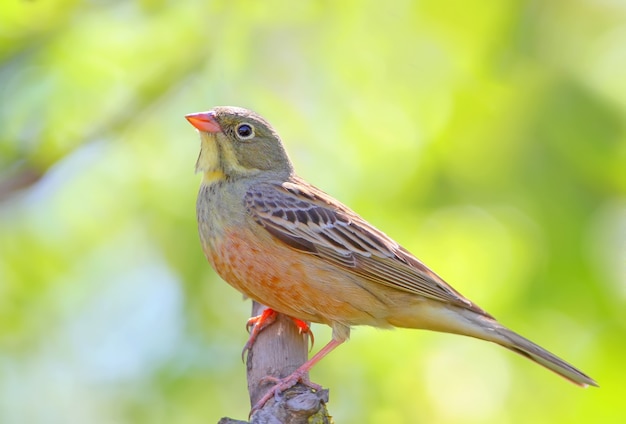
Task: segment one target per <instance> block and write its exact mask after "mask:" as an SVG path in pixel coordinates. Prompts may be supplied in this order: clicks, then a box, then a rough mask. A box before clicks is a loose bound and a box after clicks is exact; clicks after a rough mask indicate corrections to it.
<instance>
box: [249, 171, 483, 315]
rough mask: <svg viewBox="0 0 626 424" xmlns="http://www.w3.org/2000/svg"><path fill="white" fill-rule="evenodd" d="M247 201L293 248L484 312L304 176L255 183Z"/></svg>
mask: <svg viewBox="0 0 626 424" xmlns="http://www.w3.org/2000/svg"><path fill="white" fill-rule="evenodd" d="M245 206H246V208H247V210H248V212H249V213H250V215H251V216H252V217H253V218H254V220H255V221H256V222H257V223H258V224H259V225H261V226H262V227H263V228H265V229H266V230H267V231H268V232H269V233H270V234H272V235H273V236H274V237H276V238H277V239H279V240H281V241H282V242H284V243H285V244H287V245H289V246H290V247H292V248H294V249H297V250H300V251H302V252H307V253H310V254H313V255H316V256H317V257H319V258H321V259H323V260H325V261H328V262H331V263H333V264H335V265H338V266H340V267H342V268H343V269H345V270H347V271H350V272H352V273H354V274H357V275H359V276H361V277H363V278H366V279H368V280H370V281H373V282H376V283H379V284H383V285H385V286H388V287H393V288H395V289H398V290H404V291H406V292H409V293H414V294H416V295H419V296H423V297H427V298H430V299H434V300H438V301H441V302H445V303H452V304H455V305H458V306H461V307H464V308H468V309H471V310H474V311H476V312H478V313H481V314H483V315H487V314H486V313H485V312H484V311H483V310H482V309H480V308H478V307H477V306H475V305H474V304H473V303H471V302H470V301H469V300H467V299H465V298H464V297H463V296H462V295H461V294H460V293H458V292H457V291H456V290H454V289H453V288H452V287H450V286H449V285H448V284H446V282H445V281H443V280H442V279H441V278H440V277H439V276H438V275H437V274H435V273H434V272H433V271H431V270H430V269H429V268H428V267H427V266H426V265H424V264H423V263H422V262H420V261H419V260H418V259H417V258H416V257H414V256H413V255H411V254H410V253H409V252H408V251H407V250H405V249H404V248H402V247H401V246H400V245H398V243H396V242H395V241H393V240H392V239H391V238H389V237H388V236H386V235H385V234H384V233H382V232H381V231H379V230H377V229H376V228H375V227H373V226H372V225H370V224H369V223H367V222H366V221H365V220H363V219H362V218H361V217H359V216H358V215H357V214H356V213H354V212H353V211H351V210H350V209H349V208H347V207H346V206H344V205H342V204H340V203H339V202H337V201H336V200H334V199H333V198H331V197H330V196H328V195H327V194H325V193H324V192H322V191H321V190H319V189H317V188H315V187H313V186H311V185H310V184H307V183H305V182H304V181H301V180H295V179H294V180H293V181H291V182H284V183H282V184H270V183H263V184H257V185H254V186H253V187H251V188H250V189H249V191H248V192H247V194H246V197H245Z"/></svg>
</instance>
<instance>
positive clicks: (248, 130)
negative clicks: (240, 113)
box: [235, 124, 254, 140]
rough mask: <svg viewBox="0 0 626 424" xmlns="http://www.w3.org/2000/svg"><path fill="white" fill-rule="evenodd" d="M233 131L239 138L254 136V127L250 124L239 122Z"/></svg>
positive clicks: (246, 138)
mask: <svg viewBox="0 0 626 424" xmlns="http://www.w3.org/2000/svg"><path fill="white" fill-rule="evenodd" d="M235 131H236V132H237V137H239V138H240V139H241V140H249V139H251V138H252V137H254V127H253V126H252V125H250V124H239V125H237V128H236V129H235Z"/></svg>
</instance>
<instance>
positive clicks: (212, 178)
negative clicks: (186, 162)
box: [202, 169, 226, 185]
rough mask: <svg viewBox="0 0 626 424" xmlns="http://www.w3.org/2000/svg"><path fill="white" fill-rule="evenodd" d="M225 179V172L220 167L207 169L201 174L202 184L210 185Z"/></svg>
mask: <svg viewBox="0 0 626 424" xmlns="http://www.w3.org/2000/svg"><path fill="white" fill-rule="evenodd" d="M225 179H226V174H224V172H223V171H222V170H221V169H217V170H214V171H207V172H205V173H204V174H202V184H203V185H211V184H215V183H217V182H220V181H224V180H225Z"/></svg>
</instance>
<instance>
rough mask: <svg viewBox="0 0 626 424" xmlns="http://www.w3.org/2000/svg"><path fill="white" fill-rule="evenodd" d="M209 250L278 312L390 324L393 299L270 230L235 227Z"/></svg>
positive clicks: (227, 275) (236, 281) (241, 286)
mask: <svg viewBox="0 0 626 424" xmlns="http://www.w3.org/2000/svg"><path fill="white" fill-rule="evenodd" d="M207 253H208V254H207V257H208V258H209V261H210V262H211V264H212V265H213V267H214V268H215V270H216V271H217V272H218V274H219V275H220V276H221V277H222V278H223V279H224V280H225V281H226V282H228V283H229V284H230V285H232V286H233V287H234V288H236V289H237V290H239V291H240V292H242V293H244V294H245V295H247V296H249V297H250V298H252V299H254V300H256V301H258V302H259V303H262V304H263V305H266V306H268V307H270V308H272V309H274V310H276V311H278V312H281V313H284V314H286V315H289V316H292V317H294V318H299V319H302V320H306V321H313V322H319V323H324V324H328V325H332V323H333V322H338V323H341V324H345V325H348V326H349V325H357V324H366V325H374V326H387V323H386V319H385V318H386V317H385V315H386V311H387V309H388V304H387V302H384V301H381V299H380V298H379V297H378V296H374V295H373V294H372V293H371V292H370V290H365V289H363V287H362V284H358V283H356V281H355V280H354V278H355V277H352V276H351V275H349V274H348V275H347V273H346V271H345V270H340V269H338V268H337V267H336V266H334V265H332V264H328V263H326V262H324V261H323V260H321V259H319V258H317V257H316V256H314V255H313V254H308V253H303V252H299V251H296V250H294V249H292V248H290V247H288V246H286V245H284V244H282V243H281V242H280V241H277V240H275V239H272V238H271V236H270V235H269V234H267V233H266V234H263V235H262V236H259V234H254V233H252V232H251V231H246V230H243V229H239V230H235V231H229V232H227V233H226V234H224V237H223V238H222V239H221V241H220V242H219V243H217V244H216V246H215V249H213V250H211V251H210V252H207Z"/></svg>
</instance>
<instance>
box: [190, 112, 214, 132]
mask: <svg viewBox="0 0 626 424" xmlns="http://www.w3.org/2000/svg"><path fill="white" fill-rule="evenodd" d="M185 118H186V119H187V120H188V121H189V123H190V124H191V125H193V126H194V127H196V128H197V129H198V130H200V131H204V132H207V133H218V132H222V127H220V124H218V123H217V120H216V119H215V112H213V111H212V110H211V111H208V112H197V113H190V114H189V115H185Z"/></svg>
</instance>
